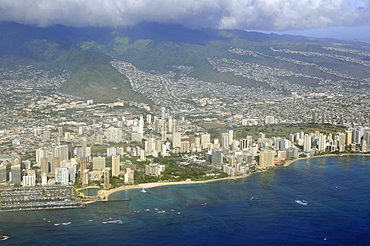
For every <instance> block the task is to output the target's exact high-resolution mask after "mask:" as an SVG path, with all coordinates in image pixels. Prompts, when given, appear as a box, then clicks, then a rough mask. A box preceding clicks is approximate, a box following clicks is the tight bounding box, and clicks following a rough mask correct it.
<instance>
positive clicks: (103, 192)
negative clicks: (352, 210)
mask: <svg viewBox="0 0 370 246" xmlns="http://www.w3.org/2000/svg"><path fill="white" fill-rule="evenodd" d="M351 155H362V156H370V154H360V153H343V154H325V155H315V156H308V157H299V158H296V159H293V160H288V161H286V162H285V163H284V165H283V166H282V167H287V166H289V165H291V164H293V163H294V162H296V161H300V160H306V159H312V158H321V157H333V156H338V157H341V156H351ZM265 171H268V169H267V170H261V171H257V172H254V173H249V174H246V175H241V176H233V177H226V178H220V179H210V180H203V181H178V182H155V183H142V184H137V185H127V186H121V187H117V188H114V189H111V190H100V191H99V194H98V196H99V197H100V198H101V199H102V200H103V201H109V196H110V195H111V194H113V193H115V192H119V191H124V190H131V189H143V188H144V189H150V188H154V187H159V186H166V185H190V184H204V183H209V182H215V181H222V180H235V179H241V178H246V177H248V176H250V175H252V174H255V173H259V172H265Z"/></svg>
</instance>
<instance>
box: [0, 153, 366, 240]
mask: <svg viewBox="0 0 370 246" xmlns="http://www.w3.org/2000/svg"><path fill="white" fill-rule="evenodd" d="M110 199H113V200H116V201H109V202H97V203H93V204H88V205H87V207H86V208H84V209H67V210H51V211H29V212H7V213H0V221H1V224H0V230H1V231H0V235H7V236H9V239H8V240H6V241H0V244H1V245H176V246H178V245H370V233H369V232H370V157H369V156H359V155H357V156H341V157H322V158H313V159H307V160H300V161H297V162H295V163H293V164H291V165H290V166H288V167H282V168H277V169H273V170H269V171H266V172H261V173H256V174H253V175H250V176H249V177H246V178H243V179H238V180H224V181H216V182H210V183H204V184H191V185H170V186H161V187H155V188H151V189H147V192H146V193H141V192H140V190H139V189H135V190H126V191H122V192H117V193H114V194H113V195H111V196H110ZM124 199H130V200H129V201H127V200H125V201H123V200H124ZM69 222H70V223H69Z"/></svg>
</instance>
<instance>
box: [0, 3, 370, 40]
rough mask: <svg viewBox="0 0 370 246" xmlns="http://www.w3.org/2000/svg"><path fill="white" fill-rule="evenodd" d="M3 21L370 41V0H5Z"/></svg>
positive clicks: (0, 13)
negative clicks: (166, 26) (171, 26)
mask: <svg viewBox="0 0 370 246" xmlns="http://www.w3.org/2000/svg"><path fill="white" fill-rule="evenodd" d="M0 21H14V22H18V23H22V24H30V25H36V26H40V27H44V26H50V25H54V24H61V25H66V26H75V27H83V26H95V27H125V26H133V25H135V24H138V23H140V22H143V21H146V22H160V23H176V24H181V25H184V26H185V27H190V28H205V27H211V28H218V29H240V30H254V31H264V32H274V33H278V34H283V33H288V34H298V35H299V34H301V35H305V36H314V37H334V38H342V39H368V40H370V34H369V33H370V0H0Z"/></svg>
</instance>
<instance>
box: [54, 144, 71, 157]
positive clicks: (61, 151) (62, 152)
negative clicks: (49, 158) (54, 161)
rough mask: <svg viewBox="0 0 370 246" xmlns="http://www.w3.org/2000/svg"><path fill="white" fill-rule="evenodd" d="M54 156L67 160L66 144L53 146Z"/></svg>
mask: <svg viewBox="0 0 370 246" xmlns="http://www.w3.org/2000/svg"><path fill="white" fill-rule="evenodd" d="M53 154H54V158H55V157H58V158H60V160H61V161H64V160H68V159H69V158H68V145H58V146H55V147H54V153H53Z"/></svg>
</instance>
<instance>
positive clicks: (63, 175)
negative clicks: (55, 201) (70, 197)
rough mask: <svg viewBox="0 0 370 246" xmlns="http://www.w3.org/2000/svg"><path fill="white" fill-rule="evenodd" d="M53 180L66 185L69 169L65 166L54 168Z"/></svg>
mask: <svg viewBox="0 0 370 246" xmlns="http://www.w3.org/2000/svg"><path fill="white" fill-rule="evenodd" d="M55 182H59V183H61V184H62V185H68V183H69V171H68V168H67V167H58V168H55Z"/></svg>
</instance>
